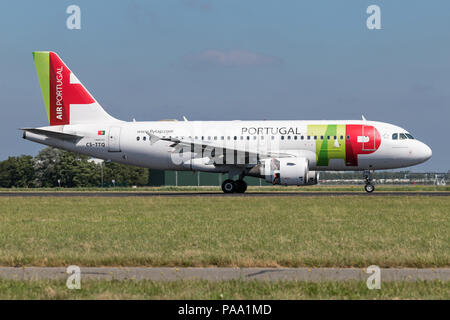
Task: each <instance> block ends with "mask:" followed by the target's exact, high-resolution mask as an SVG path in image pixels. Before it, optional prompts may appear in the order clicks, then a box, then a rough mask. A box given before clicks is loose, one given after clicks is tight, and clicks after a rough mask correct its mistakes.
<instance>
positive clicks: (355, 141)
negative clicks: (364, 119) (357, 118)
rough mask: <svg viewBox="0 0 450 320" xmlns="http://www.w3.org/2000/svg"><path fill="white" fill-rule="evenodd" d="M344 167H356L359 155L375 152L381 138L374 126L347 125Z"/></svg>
mask: <svg viewBox="0 0 450 320" xmlns="http://www.w3.org/2000/svg"><path fill="white" fill-rule="evenodd" d="M345 134H346V143H345V165H346V166H358V155H359V154H370V153H373V152H375V151H376V150H377V149H378V148H379V147H380V144H381V136H380V133H379V132H378V130H377V129H376V128H375V127H374V126H367V125H361V124H347V125H346V126H345Z"/></svg>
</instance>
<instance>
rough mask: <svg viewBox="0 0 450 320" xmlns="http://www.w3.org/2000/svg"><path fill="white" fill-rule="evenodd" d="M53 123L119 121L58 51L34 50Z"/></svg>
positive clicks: (43, 94) (50, 119) (50, 121)
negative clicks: (110, 113) (83, 82)
mask: <svg viewBox="0 0 450 320" xmlns="http://www.w3.org/2000/svg"><path fill="white" fill-rule="evenodd" d="M33 59H34V63H35V65H36V71H37V74H38V78H39V84H40V86H41V90H42V96H43V98H44V103H45V108H46V110H47V117H48V121H49V123H50V125H51V126H56V125H66V124H80V123H97V122H99V121H101V122H113V121H118V120H117V119H115V118H113V117H111V116H110V115H109V114H108V113H106V111H105V110H103V108H102V107H101V106H100V104H99V103H98V102H97V101H96V100H95V99H94V97H93V96H92V95H91V94H90V93H89V91H87V90H86V88H85V87H84V86H83V85H82V84H81V82H80V80H78V78H77V77H76V76H75V75H74V74H73V73H72V71H70V69H69V68H68V67H67V66H66V65H65V64H64V62H63V61H62V60H61V59H60V58H59V57H58V55H57V54H56V53H55V52H49V51H37V52H33Z"/></svg>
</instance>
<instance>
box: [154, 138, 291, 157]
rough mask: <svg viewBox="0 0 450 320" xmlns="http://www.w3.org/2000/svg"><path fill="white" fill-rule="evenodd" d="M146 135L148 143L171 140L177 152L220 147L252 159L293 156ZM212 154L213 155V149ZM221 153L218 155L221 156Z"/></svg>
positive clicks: (200, 141)
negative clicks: (186, 149)
mask: <svg viewBox="0 0 450 320" xmlns="http://www.w3.org/2000/svg"><path fill="white" fill-rule="evenodd" d="M146 133H147V135H148V136H149V137H150V143H151V144H154V143H156V142H157V141H159V140H162V141H169V142H173V143H172V144H171V145H170V146H171V147H173V148H174V151H173V152H177V151H178V150H179V149H180V148H182V147H185V148H189V149H190V150H194V151H200V150H201V152H204V150H205V149H209V150H215V149H221V150H223V154H226V153H228V152H238V153H240V154H245V155H246V156H247V157H250V158H252V159H257V160H260V159H267V158H289V157H295V155H294V154H290V153H283V152H279V151H277V150H275V151H265V150H252V149H249V150H245V149H239V148H230V147H224V146H223V145H221V144H220V142H214V141H202V140H198V139H197V140H195V139H176V138H162V137H159V136H157V135H154V134H152V133H150V132H148V131H146ZM212 152H213V155H214V151H212ZM223 154H222V155H221V156H219V157H223Z"/></svg>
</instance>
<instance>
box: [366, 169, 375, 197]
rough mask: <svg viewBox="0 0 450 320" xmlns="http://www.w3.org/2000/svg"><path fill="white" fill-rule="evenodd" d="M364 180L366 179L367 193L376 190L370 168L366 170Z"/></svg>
mask: <svg viewBox="0 0 450 320" xmlns="http://www.w3.org/2000/svg"><path fill="white" fill-rule="evenodd" d="M364 180H365V181H366V185H365V186H364V190H366V192H367V193H371V192H373V191H374V190H375V186H374V184H373V182H372V180H373V179H372V173H371V172H370V171H369V170H366V171H364Z"/></svg>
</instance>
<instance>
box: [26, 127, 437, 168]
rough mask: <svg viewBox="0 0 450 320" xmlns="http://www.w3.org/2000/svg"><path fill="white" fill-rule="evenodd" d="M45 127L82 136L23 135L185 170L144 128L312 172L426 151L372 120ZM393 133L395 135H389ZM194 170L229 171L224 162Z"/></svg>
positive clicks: (391, 164)
mask: <svg viewBox="0 0 450 320" xmlns="http://www.w3.org/2000/svg"><path fill="white" fill-rule="evenodd" d="M45 128H48V129H49V130H50V129H51V130H53V131H55V130H61V132H64V133H68V134H78V135H80V136H83V138H81V139H79V140H77V141H68V140H60V139H53V138H49V137H46V136H42V135H38V134H33V133H26V138H27V139H29V140H32V141H35V142H39V143H43V144H47V145H51V146H55V147H59V148H62V149H66V150H69V151H73V152H79V153H82V154H86V155H90V156H92V157H96V158H100V159H105V160H112V161H116V162H120V163H125V164H131V165H137V166H142V167H147V168H151V169H161V170H191V169H192V168H191V167H189V166H186V161H184V163H183V159H184V160H186V159H187V158H192V157H189V155H188V156H184V158H182V159H181V161H179V159H176V158H174V155H173V154H174V153H173V151H174V148H173V147H171V145H173V143H172V142H171V141H164V140H160V141H158V142H156V143H151V141H150V138H149V136H148V133H151V134H154V135H157V136H160V137H161V138H172V139H180V140H188V141H190V140H192V141H201V142H202V143H205V144H213V145H215V146H220V147H223V148H230V149H239V150H246V151H256V150H258V151H259V152H264V151H268V150H278V151H279V152H285V153H289V154H292V155H295V156H299V157H305V158H307V159H308V162H309V168H310V169H311V170H316V171H325V170H326V171H332V170H337V171H345V170H380V169H394V168H403V167H408V166H411V165H415V164H419V163H422V162H424V161H426V160H427V159H428V158H429V157H430V156H431V150H430V148H429V147H428V146H426V145H425V144H424V143H422V142H420V141H418V140H416V139H409V138H405V139H400V134H407V131H406V130H404V129H402V128H400V127H397V126H394V125H391V124H388V123H383V122H376V121H342V120H336V121H328V120H327V121H325V120H323V121H155V122H117V123H105V124H101V123H99V124H95V125H92V124H78V125H65V126H56V127H55V126H53V127H45ZM395 134H397V139H395V140H393V135H395ZM197 157H198V156H197ZM244 164H245V163H244ZM197 170H200V171H210V172H228V171H229V170H228V167H227V166H226V165H224V166H205V167H204V168H201V167H199V168H197Z"/></svg>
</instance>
